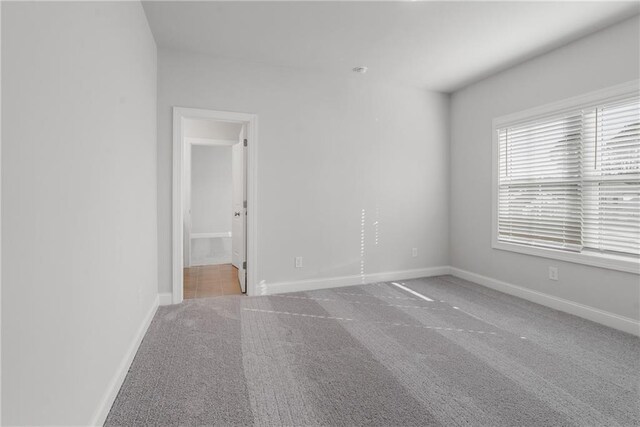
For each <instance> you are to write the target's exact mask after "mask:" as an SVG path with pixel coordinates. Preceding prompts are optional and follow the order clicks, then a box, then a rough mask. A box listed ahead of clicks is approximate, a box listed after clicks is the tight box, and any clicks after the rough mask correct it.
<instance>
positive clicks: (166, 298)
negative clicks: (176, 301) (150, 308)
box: [158, 292, 173, 306]
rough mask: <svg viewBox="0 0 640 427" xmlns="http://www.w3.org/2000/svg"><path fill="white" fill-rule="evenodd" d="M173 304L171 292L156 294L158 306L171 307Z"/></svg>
mask: <svg viewBox="0 0 640 427" xmlns="http://www.w3.org/2000/svg"><path fill="white" fill-rule="evenodd" d="M171 304H173V295H172V294H171V292H163V293H161V294H158V305H160V306H163V305H171Z"/></svg>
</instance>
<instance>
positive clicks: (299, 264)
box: [296, 256, 302, 268]
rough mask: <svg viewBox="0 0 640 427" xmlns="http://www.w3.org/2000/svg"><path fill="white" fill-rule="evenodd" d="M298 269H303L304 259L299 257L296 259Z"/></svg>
mask: <svg viewBox="0 0 640 427" xmlns="http://www.w3.org/2000/svg"><path fill="white" fill-rule="evenodd" d="M296 268H302V257H301V256H297V257H296Z"/></svg>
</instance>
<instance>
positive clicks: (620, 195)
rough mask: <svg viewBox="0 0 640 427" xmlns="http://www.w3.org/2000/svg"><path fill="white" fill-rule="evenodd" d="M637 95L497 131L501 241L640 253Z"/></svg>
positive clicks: (583, 249) (639, 114)
mask: <svg viewBox="0 0 640 427" xmlns="http://www.w3.org/2000/svg"><path fill="white" fill-rule="evenodd" d="M639 105H640V104H639V100H638V97H637V96H634V97H627V98H622V99H617V100H615V101H610V102H607V103H601V104H598V105H594V106H585V107H582V108H575V109H571V110H565V111H563V112H559V113H555V114H550V115H546V116H544V117H537V118H535V119H531V120H524V121H520V122H518V123H514V124H512V125H508V126H503V127H500V128H498V129H496V132H497V134H498V135H497V136H498V152H499V153H498V156H499V161H498V165H499V167H498V200H497V204H498V206H497V227H498V230H497V236H498V240H499V241H502V242H509V243H517V244H521V245H529V246H537V247H545V248H552V249H560V250H564V251H572V252H582V251H585V250H589V251H599V252H607V253H616V254H623V255H638V254H640V107H639Z"/></svg>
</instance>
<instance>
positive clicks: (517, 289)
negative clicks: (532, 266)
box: [451, 267, 640, 336]
mask: <svg viewBox="0 0 640 427" xmlns="http://www.w3.org/2000/svg"><path fill="white" fill-rule="evenodd" d="M451 275H453V276H456V277H459V278H461V279H464V280H468V281H470V282H474V283H477V284H479V285H482V286H485V287H487V288H491V289H494V290H496V291H499V292H502V293H505V294H509V295H513V296H515V297H519V298H522V299H526V300H528V301H532V302H535V303H537V304H541V305H544V306H546V307H550V308H553V309H555V310H559V311H563V312H565V313H569V314H573V315H574V316H578V317H582V318H583V319H587V320H591V321H593V322H596V323H600V324H602V325H605V326H608V327H610V328H614V329H618V330H620V331H623V332H627V333H630V334H633V335H637V336H640V321H638V320H635V319H631V318H629V317H625V316H620V315H618V314H614V313H610V312H608V311H604V310H600V309H598V308H594V307H590V306H588V305H584V304H580V303H577V302H573V301H569V300H566V299H563V298H558V297H555V296H553V295H549V294H545V293H542V292H538V291H534V290H531V289H527V288H524V287H522V286H518V285H513V284H511V283H507V282H503V281H500V280H497V279H493V278H491V277H486V276H482V275H480V274H476V273H471V272H470V271H466V270H462V269H460V268H455V267H451Z"/></svg>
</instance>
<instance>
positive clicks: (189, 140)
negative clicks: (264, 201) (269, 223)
mask: <svg viewBox="0 0 640 427" xmlns="http://www.w3.org/2000/svg"><path fill="white" fill-rule="evenodd" d="M173 116H174V141H173V142H174V195H173V221H174V223H173V303H180V302H181V301H182V300H183V299H192V298H205V297H215V296H222V295H231V294H240V293H249V294H253V292H252V291H253V285H254V283H255V281H253V280H252V279H253V274H252V273H253V271H254V270H253V266H254V265H255V264H253V263H252V262H248V261H249V259H250V258H251V259H254V260H255V250H254V248H255V237H254V236H255V224H256V221H255V218H256V215H255V209H253V207H254V206H255V203H254V200H255V194H256V185H255V184H256V182H255V170H256V169H255V167H256V163H255V160H256V159H255V148H254V145H255V143H256V141H257V117H256V116H255V115H253V114H244V113H230V112H220V111H212V110H201V109H192V108H180V107H174V111H173ZM249 210H251V211H252V215H251V219H252V221H249V220H248V215H247V212H248V211H249ZM252 264H253V265H252Z"/></svg>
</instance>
